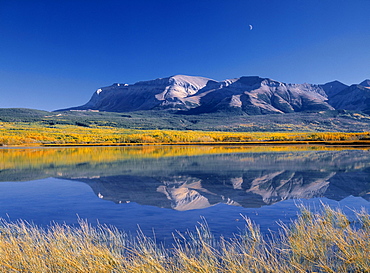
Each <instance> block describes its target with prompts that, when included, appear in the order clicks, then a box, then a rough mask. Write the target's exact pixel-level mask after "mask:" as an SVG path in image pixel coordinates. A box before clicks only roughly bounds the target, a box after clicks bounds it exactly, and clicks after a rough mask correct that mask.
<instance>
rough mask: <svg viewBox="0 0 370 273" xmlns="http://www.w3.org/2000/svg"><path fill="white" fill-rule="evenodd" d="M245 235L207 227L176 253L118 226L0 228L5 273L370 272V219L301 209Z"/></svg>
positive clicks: (0, 263)
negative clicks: (223, 234)
mask: <svg viewBox="0 0 370 273" xmlns="http://www.w3.org/2000/svg"><path fill="white" fill-rule="evenodd" d="M245 221H246V232H245V234H240V235H237V236H235V237H234V238H232V239H224V238H214V236H213V235H212V233H211V232H210V231H209V229H208V227H207V225H206V224H201V225H200V226H199V227H198V228H197V230H196V232H194V233H192V234H187V235H186V236H182V235H177V239H176V240H175V244H174V245H173V247H171V248H164V247H163V246H161V245H159V244H157V243H156V242H155V241H153V240H152V239H151V238H148V237H145V236H143V235H138V236H137V237H135V238H130V237H128V236H127V235H126V234H124V233H121V232H119V231H118V230H116V229H114V228H108V227H106V226H98V227H91V226H90V225H88V224H87V223H86V222H84V221H81V222H80V227H79V228H72V227H69V226H66V225H56V224H54V225H53V226H51V227H50V228H49V229H46V230H45V229H41V228H39V227H37V226H34V225H30V224H27V223H24V222H17V223H9V222H6V221H2V222H1V223H0V238H1V240H0V269H1V272H151V273H152V272H369V271H370V257H369V255H368V253H369V252H370V240H369V238H370V216H369V214H367V213H364V212H361V213H357V218H356V219H355V220H354V221H352V222H351V221H350V220H349V219H348V217H347V216H346V215H344V214H343V213H342V212H340V211H336V210H333V209H330V208H329V207H324V210H323V211H322V212H320V213H313V212H311V211H308V210H307V209H305V208H302V210H301V214H300V216H299V217H298V219H297V220H296V221H295V222H293V223H292V224H291V225H290V226H289V227H288V226H282V227H281V230H280V232H279V233H277V234H276V235H275V236H274V237H273V238H270V239H264V237H263V236H262V235H261V233H260V232H259V229H258V227H256V226H255V225H253V224H252V223H251V221H250V220H249V219H245Z"/></svg>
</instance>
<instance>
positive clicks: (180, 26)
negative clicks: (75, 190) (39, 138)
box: [0, 0, 370, 110]
mask: <svg viewBox="0 0 370 273" xmlns="http://www.w3.org/2000/svg"><path fill="white" fill-rule="evenodd" d="M369 12H370V0H346V1H344V0H279V1H278V0H224V1H210V0H146V1H145V0H135V1H134V0H130V1H127V0H121V1H118V0H117V1H115V0H104V1H94V0H90V1H88V0H84V1H83V0H23V1H22V0H0V95H1V100H0V107H1V108H5V107H25V108H35V109H42V110H55V109H59V108H65V107H70V106H77V105H81V104H84V103H86V102H87V101H88V100H89V99H90V97H91V95H92V93H93V92H94V91H95V90H96V89H98V88H99V87H103V86H108V85H111V84H113V83H115V82H119V83H134V82H137V81H142V80H150V79H155V78H161V77H167V76H171V75H176V74H185V75H194V76H204V77H209V78H212V79H215V80H224V79H227V78H235V77H240V76H248V75H258V76H261V77H268V78H272V79H275V80H278V81H282V82H288V83H304V82H308V83H326V82H329V81H332V80H339V81H341V82H343V83H345V84H353V83H359V82H361V81H363V80H364V79H367V78H370V49H369V48H370V16H369ZM249 25H252V26H253V29H252V30H250V27H249Z"/></svg>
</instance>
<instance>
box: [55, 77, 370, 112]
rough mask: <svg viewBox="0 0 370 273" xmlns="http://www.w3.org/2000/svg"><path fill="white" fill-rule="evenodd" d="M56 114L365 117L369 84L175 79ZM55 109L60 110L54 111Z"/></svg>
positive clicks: (111, 91) (107, 94) (116, 88)
mask: <svg viewBox="0 0 370 273" xmlns="http://www.w3.org/2000/svg"><path fill="white" fill-rule="evenodd" d="M62 110H96V111H105V112H132V111H147V110H171V111H176V112H178V113H182V114H187V115H189V114H195V115H198V114H202V113H215V112H234V113H240V114H247V115H261V114H262V115H264V114H283V113H294V112H319V111H326V110H353V111H363V112H365V113H370V80H364V81H363V82H361V83H360V84H354V85H351V86H347V85H345V84H343V83H341V82H339V81H333V82H328V83H326V84H322V85H316V84H308V83H304V84H288V83H283V82H279V81H275V80H271V79H268V78H260V77H258V76H249V77H240V78H235V79H228V80H225V81H221V82H218V81H215V80H212V79H208V78H204V77H195V76H185V75H176V76H172V77H168V78H159V79H155V80H150V81H142V82H137V83H135V84H118V83H116V84H113V85H111V86H108V87H103V88H100V89H98V90H97V91H96V92H95V93H94V94H93V96H92V97H91V99H90V101H89V102H88V103H86V104H85V105H82V106H78V107H72V108H68V109H62ZM59 111H61V110H59Z"/></svg>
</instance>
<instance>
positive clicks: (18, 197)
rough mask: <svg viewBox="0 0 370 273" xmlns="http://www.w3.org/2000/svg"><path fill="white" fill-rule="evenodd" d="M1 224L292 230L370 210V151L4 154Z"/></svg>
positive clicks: (178, 149)
mask: <svg viewBox="0 0 370 273" xmlns="http://www.w3.org/2000/svg"><path fill="white" fill-rule="evenodd" d="M0 181H1V182H0V217H1V218H5V219H9V220H12V221H15V220H17V219H24V220H27V221H30V222H33V223H35V224H38V225H42V226H47V225H49V224H50V223H51V222H58V223H67V224H72V225H74V224H77V221H78V219H79V218H82V219H87V220H88V221H89V222H90V223H91V224H96V223H98V222H99V223H104V224H108V225H114V226H116V227H118V228H119V229H121V230H124V231H126V232H129V233H132V234H135V233H136V231H137V230H138V227H140V229H141V230H142V231H143V232H144V234H146V235H152V234H153V233H154V234H155V236H156V238H158V239H159V240H171V237H172V235H171V233H173V232H176V231H180V232H185V231H186V230H192V229H194V227H195V226H196V225H197V223H198V222H200V221H202V219H203V217H204V218H205V219H206V221H207V223H208V225H209V226H210V228H211V231H212V232H213V233H214V234H215V235H221V234H222V235H224V236H232V234H234V233H238V232H239V231H240V230H243V229H244V222H243V216H247V217H249V218H251V219H252V220H254V221H255V222H256V223H257V224H258V225H260V227H261V229H262V230H263V231H264V232H267V231H268V230H276V229H277V227H278V224H277V221H279V220H281V221H283V222H286V223H289V221H291V219H294V218H295V217H296V215H297V212H298V209H297V204H305V205H307V206H310V207H311V208H319V207H320V204H321V202H323V203H325V204H329V205H331V206H333V207H340V208H342V209H343V210H345V211H346V212H347V213H349V214H352V210H359V209H361V208H362V207H363V208H365V209H367V210H368V211H369V209H370V203H369V200H370V151H369V150H367V149H329V148H324V147H268V146H262V147H236V146H235V147H230V146H229V147H222V146H214V147H213V146H162V147H160V146H158V147H156V146H148V147H88V148H85V147H78V148H73V147H72V148H27V149H15V148H14V149H0Z"/></svg>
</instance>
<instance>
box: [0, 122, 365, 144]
mask: <svg viewBox="0 0 370 273" xmlns="http://www.w3.org/2000/svg"><path fill="white" fill-rule="evenodd" d="M369 138H370V133H369V132H361V133H344V132H317V133H313V132H280V133H279V132H244V133H241V132H216V131H214V132H209V131H186V130H185V131H176V130H135V129H123V128H114V127H102V126H100V127H95V128H94V127H81V126H75V125H53V126H46V125H45V126H41V125H36V124H32V123H31V124H27V123H20V122H15V123H10V122H8V123H5V122H3V123H0V145H2V146H6V145H24V146H32V145H36V146H38V145H39V146H40V145H122V144H126V145H127V144H140V143H141V144H145V143H146V144H173V143H176V144H178V143H186V144H194V143H209V144H215V143H221V144H222V143H252V142H261V141H272V142H274V143H275V144H278V142H279V141H280V142H281V143H282V144H284V143H291V142H295V141H297V142H301V143H303V142H304V141H306V142H312V141H315V142H316V141H323V142H327V141H349V142H353V141H358V140H368V139H369ZM365 142H366V141H365Z"/></svg>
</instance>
